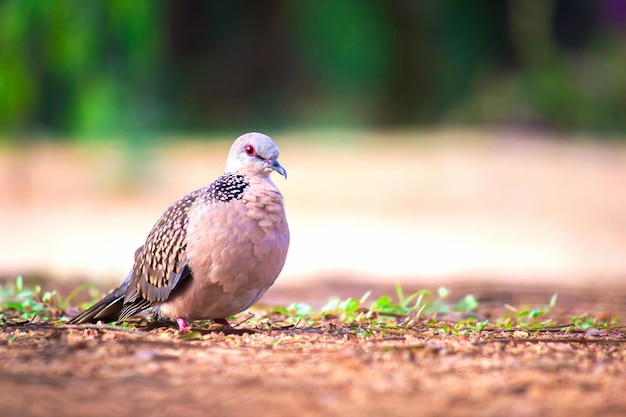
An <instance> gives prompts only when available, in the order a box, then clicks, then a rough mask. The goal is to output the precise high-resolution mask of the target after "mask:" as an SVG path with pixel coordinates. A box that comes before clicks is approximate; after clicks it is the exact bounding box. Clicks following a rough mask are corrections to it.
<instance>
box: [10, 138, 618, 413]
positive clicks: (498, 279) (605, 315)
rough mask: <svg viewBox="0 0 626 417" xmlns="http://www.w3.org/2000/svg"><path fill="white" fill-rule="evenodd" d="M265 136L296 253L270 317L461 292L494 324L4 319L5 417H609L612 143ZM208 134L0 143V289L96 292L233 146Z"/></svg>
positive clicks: (614, 243) (613, 409) (612, 388)
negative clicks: (514, 321)
mask: <svg viewBox="0 0 626 417" xmlns="http://www.w3.org/2000/svg"><path fill="white" fill-rule="evenodd" d="M267 133H270V134H271V135H272V136H274V139H276V141H277V143H278V145H279V147H280V148H281V157H280V160H281V164H282V165H283V166H285V168H286V169H287V171H288V173H289V177H288V180H287V181H284V180H283V179H282V178H277V179H276V183H277V185H278V186H279V187H280V189H281V190H282V191H283V193H284V195H285V200H286V207H287V214H288V218H289V223H290V228H291V231H292V242H291V247H290V251H289V256H288V260H287V264H286V265H285V269H284V270H283V273H282V274H281V276H280V277H279V280H278V282H277V283H276V285H275V286H274V287H272V288H271V289H270V291H268V293H267V294H266V295H265V297H264V298H263V299H262V303H263V304H265V306H287V305H289V304H290V303H294V302H306V303H309V304H311V305H312V306H314V307H315V308H319V307H321V306H322V305H323V304H325V303H326V302H327V301H328V299H329V297H331V296H340V297H341V298H343V299H345V298H346V297H356V298H359V297H361V296H362V295H363V294H364V293H365V292H366V291H370V290H371V291H372V296H371V297H370V300H372V299H376V297H378V296H380V295H383V294H388V295H394V294H395V289H394V283H395V282H397V281H398V282H401V283H402V286H403V288H405V292H406V293H409V292H411V291H415V290H419V289H423V288H427V289H430V290H433V291H436V289H437V288H438V287H439V286H440V285H445V286H447V287H448V288H450V289H451V296H450V297H451V299H452V301H454V300H458V299H460V298H462V297H463V296H464V295H466V294H474V295H475V296H476V298H477V299H478V301H479V308H478V311H477V312H476V314H477V316H478V319H479V320H491V323H492V324H490V325H488V326H486V327H485V328H483V329H482V330H477V329H475V330H473V331H471V332H466V333H467V334H465V333H464V334H454V332H450V331H446V329H445V326H443V327H442V326H433V325H432V324H430V323H429V321H428V319H429V318H431V317H426V316H421V317H420V318H419V320H418V319H417V318H415V317H414V322H413V323H412V324H410V325H407V324H406V323H405V322H402V321H401V322H397V323H395V325H396V327H395V328H392V329H389V328H384V329H383V328H380V327H376V326H375V327H373V328H364V327H363V324H360V325H359V324H355V323H347V322H345V321H343V320H341V319H340V318H338V317H335V318H333V317H327V318H325V319H324V320H317V321H314V322H313V323H309V322H307V321H306V320H302V321H300V322H298V323H297V324H295V323H287V322H285V321H284V318H281V317H276V316H270V317H269V318H268V320H269V322H268V323H269V324H268V323H265V324H259V322H258V321H256V322H255V321H253V320H250V321H245V322H243V323H241V324H240V325H239V326H237V327H236V329H237V331H236V332H234V333H232V332H231V333H228V332H227V333H228V334H224V333H223V331H221V330H220V329H217V328H214V329H213V330H209V329H207V328H206V326H204V325H202V324H199V323H195V324H194V327H195V328H196V329H198V328H199V332H198V333H194V334H193V337H191V338H189V337H186V336H183V337H181V336H180V335H179V334H178V333H177V332H176V331H175V330H174V329H172V328H154V329H148V328H146V327H145V323H143V322H140V323H138V324H133V325H132V326H131V327H130V328H110V327H89V326H78V327H69V326H67V325H52V324H50V323H45V322H42V321H41V320H40V318H35V319H34V320H32V322H31V321H30V320H26V321H25V320H24V319H13V318H9V319H4V320H3V319H1V318H0V359H1V360H0V416H59V415H63V416H89V415H98V416H101V415H118V416H125V415H128V416H136V415H150V416H161V415H163V416H165V415H176V414H180V415H182V414H183V413H184V414H185V415H206V416H223V415H275V416H294V415H300V416H317V415H320V416H322V415H323V416H342V417H346V416H373V415H385V416H403V415H420V416H465V415H467V416H470V415H471V416H476V415H486V416H494V417H495V416H502V415H509V416H536V415H551V416H571V415H582V416H584V415H588V416H600V415H601V416H618V415H623V414H624V411H623V410H626V399H625V396H624V392H626V369H625V367H626V365H625V363H626V357H625V356H626V352H625V348H624V346H625V341H626V336H625V329H624V327H623V323H624V317H626V314H625V313H626V286H625V284H624V276H625V274H626V257H625V256H624V248H625V247H626V221H624V219H626V193H624V192H623V191H622V190H623V187H624V184H625V183H626V147H625V146H623V145H620V144H619V143H617V142H612V143H611V142H608V143H607V142H604V143H603V142H602V141H601V140H595V141H594V140H591V138H584V137H577V138H560V137H556V136H551V135H546V134H545V133H540V132H535V133H533V132H524V131H518V130H500V131H497V130H492V131H467V130H455V129H441V130H433V131H385V132H367V133H366V132H352V133H341V132H332V131H323V132H291V133H284V134H283V133H281V132H276V133H274V132H267ZM219 139H220V140H219V141H216V142H208V141H202V140H190V141H185V140H177V141H171V142H165V143H160V144H158V145H156V146H154V147H150V148H149V149H143V150H141V149H139V150H138V149H134V148H131V147H127V146H121V145H120V144H119V143H118V145H115V144H114V143H111V142H108V141H102V142H99V143H93V144H88V145H78V146H67V145H63V144H58V143H52V142H45V141H44V142H33V143H31V144H30V145H24V146H21V147H14V148H8V147H6V146H3V147H2V149H0V196H1V197H2V203H1V204H0V231H1V233H2V237H3V238H0V283H2V282H10V281H13V280H15V277H16V276H17V275H23V276H24V277H25V279H26V280H27V281H28V280H31V281H32V280H43V281H42V285H43V286H44V288H45V289H57V290H59V293H61V294H62V295H67V294H68V293H69V292H70V291H71V290H72V289H73V288H75V287H76V280H80V281H81V282H94V283H97V284H98V287H99V289H100V290H101V291H104V290H107V289H110V288H112V286H113V285H116V284H117V283H119V282H120V281H121V279H123V277H124V276H125V274H126V272H127V271H128V269H129V267H130V263H131V262H132V254H133V253H134V251H135V249H136V248H137V247H138V246H139V245H140V244H141V243H142V242H143V240H144V239H145V237H146V235H147V233H148V231H149V230H150V227H151V226H152V225H153V224H154V222H155V220H156V219H157V218H158V216H159V215H160V214H161V213H162V212H163V210H164V209H165V208H166V207H167V206H168V205H169V204H170V203H171V202H172V201H174V200H175V199H177V198H179V197H180V196H181V195H183V194H185V193H186V192H188V191H191V190H193V189H195V188H198V187H200V186H202V185H204V184H206V183H207V182H208V181H210V179H212V178H214V177H215V176H217V175H218V174H219V173H220V172H221V170H222V167H223V162H224V159H225V156H226V152H227V149H228V146H229V145H230V141H231V140H232V139H233V138H228V137H220V138H219ZM44 278H45V279H44ZM555 293H558V295H559V296H558V301H557V304H556V307H555V308H554V309H552V310H550V312H549V314H548V317H541V318H540V319H548V318H550V319H553V322H554V323H555V325H551V326H548V327H546V326H544V327H543V328H542V330H541V331H538V332H536V331H530V332H528V331H526V330H524V329H517V330H518V331H517V332H516V331H515V329H507V330H503V328H502V327H501V326H500V327H499V326H495V325H494V324H493V323H495V320H497V318H498V317H501V316H502V315H505V314H510V313H511V312H512V311H515V310H514V309H515V308H517V309H518V311H519V309H522V310H523V308H524V306H527V307H529V308H531V309H532V308H535V307H542V306H545V305H546V304H548V303H549V301H550V299H551V297H552V295H553V294H555ZM255 311H256V314H257V317H256V318H255V319H256V320H258V319H259V318H260V317H263V313H262V311H264V309H263V308H260V309H257V310H255ZM67 313H68V314H75V313H76V310H75V309H73V310H71V311H67ZM585 314H586V315H585ZM245 317H246V316H245V315H244V316H243V317H242V318H240V320H244V318H245ZM576 317H578V318H579V319H580V320H579V322H578V324H579V326H578V327H576V326H574V327H569V325H570V324H572V323H571V319H572V318H576ZM437 318H438V319H439V320H444V321H443V322H439V323H444V325H445V323H449V325H450V326H452V327H454V325H455V323H457V322H458V321H459V320H463V319H464V318H466V317H465V316H463V315H457V316H449V317H442V316H438V317H437ZM392 320H393V318H392ZM611 320H614V323H613V324H612V325H611V327H610V328H609V329H603V328H600V326H599V325H598V324H599V323H601V322H606V321H611ZM619 326H622V327H619ZM563 329H565V330H563ZM566 330H567V331H566Z"/></svg>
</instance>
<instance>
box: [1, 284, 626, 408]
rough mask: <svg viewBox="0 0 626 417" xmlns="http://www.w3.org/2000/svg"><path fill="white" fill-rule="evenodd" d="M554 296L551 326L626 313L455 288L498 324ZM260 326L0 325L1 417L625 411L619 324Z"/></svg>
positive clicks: (608, 297)
mask: <svg viewBox="0 0 626 417" xmlns="http://www.w3.org/2000/svg"><path fill="white" fill-rule="evenodd" d="M331 289H332V291H333V292H334V293H341V292H343V291H350V292H353V291H355V289H354V288H352V289H348V288H342V287H341V286H340V285H336V286H335V285H332V284H328V288H327V290H331ZM407 290H410V288H407ZM555 290H556V291H558V292H559V301H558V303H557V307H556V309H555V310H553V311H552V312H551V317H554V318H555V319H556V320H557V321H558V322H559V323H563V324H567V318H568V317H572V316H573V315H576V314H580V313H582V312H590V313H591V314H596V315H598V317H602V318H604V319H606V318H608V317H616V316H623V314H624V313H625V312H626V288H615V289H614V290H613V291H611V292H607V291H605V290H596V291H593V290H589V289H581V288H556V289H555V288H553V287H537V286H526V287H524V286H520V287H517V288H511V287H507V286H502V285H500V286H499V285H493V284H484V285H473V286H467V285H458V286H456V287H453V291H454V293H456V294H459V295H461V294H468V293H473V294H475V295H476V296H477V298H478V300H479V302H480V307H479V310H478V312H477V314H478V315H479V317H481V318H485V317H490V316H499V315H501V314H503V312H504V311H505V309H504V305H506V304H509V305H515V306H518V307H522V304H520V303H524V305H526V303H530V304H528V305H529V306H530V307H540V306H543V305H545V304H547V302H548V300H549V299H550V297H551V295H552V294H553V292H554V291H555ZM294 291H295V290H294ZM356 291H358V288H357V289H356ZM389 291H390V288H384V287H381V288H375V289H374V293H375V295H376V294H378V293H389ZM297 292H298V293H300V294H301V293H302V291H301V290H299V291H297ZM321 292H324V290H323V289H322V290H319V292H318V294H317V295H319V294H320V293H321ZM274 297H276V299H278V298H280V297H284V298H286V299H289V298H290V297H293V294H289V293H287V294H275V296H274ZM269 301H273V300H269ZM270 323H271V326H265V327H262V326H261V325H250V324H247V323H243V324H242V325H240V326H239V327H238V328H237V330H236V331H235V332H227V334H224V332H223V331H220V330H219V329H213V330H206V329H201V330H200V335H198V338H197V339H194V340H183V339H181V337H180V336H179V335H178V334H177V332H176V331H175V330H174V329H173V328H156V329H150V330H149V329H147V328H146V327H145V324H144V323H143V322H142V323H139V324H137V327H135V328H133V329H121V328H110V327H97V326H87V327H72V326H67V325H64V326H51V325H46V324H41V323H38V322H37V321H35V322H33V323H31V324H28V323H25V322H20V321H9V322H8V323H5V324H4V325H1V326H0V358H2V360H1V361H0V404H2V408H1V412H0V414H1V415H2V416H60V415H63V416H91V415H93V416H96V415H97V416H101V415H118V416H137V415H145V416H169V415H206V416H223V415H236V416H238V415H242V416H244V415H268V416H294V415H300V416H374V415H381V416H382V415H384V416H406V415H422V416H450V415H454V416H477V415H484V416H502V415H509V416H536V415H551V416H572V415H577V416H586V415H587V416H600V415H601V416H621V415H623V413H624V410H626V397H625V396H624V392H626V343H625V342H626V329H625V328H623V327H620V328H614V329H611V330H610V331H584V330H578V331H570V332H562V331H560V328H561V327H560V326H555V327H551V328H547V329H545V330H544V331H541V332H538V333H533V332H524V331H517V332H515V331H501V330H493V329H489V328H487V329H485V330H483V331H481V332H479V333H474V334H471V335H467V336H458V335H457V336H452V335H446V334H441V333H439V332H437V331H435V330H433V329H432V328H431V327H429V326H427V325H426V324H424V323H416V324H415V325H413V326H411V327H408V328H406V329H399V330H398V329H395V330H389V329H387V330H385V329H381V328H378V329H376V328H374V329H372V332H371V333H372V335H371V336H370V337H362V336H360V334H361V333H360V332H362V329H359V326H358V325H351V326H350V325H345V324H342V323H340V322H339V321H338V320H334V319H329V320H326V321H323V322H320V323H319V324H315V325H308V324H306V323H299V324H297V325H295V326H294V325H290V324H287V323H285V322H282V321H280V320H278V319H272V320H271V321H270Z"/></svg>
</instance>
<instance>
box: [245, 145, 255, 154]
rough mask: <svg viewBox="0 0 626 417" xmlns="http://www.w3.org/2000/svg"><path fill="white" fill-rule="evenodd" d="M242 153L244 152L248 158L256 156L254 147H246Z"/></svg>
mask: <svg viewBox="0 0 626 417" xmlns="http://www.w3.org/2000/svg"><path fill="white" fill-rule="evenodd" d="M243 149H244V151H246V155H248V156H254V155H256V149H254V146H252V145H246V147H245V148H243Z"/></svg>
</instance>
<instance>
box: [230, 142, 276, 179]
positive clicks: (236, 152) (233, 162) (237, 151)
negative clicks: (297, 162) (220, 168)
mask: <svg viewBox="0 0 626 417" xmlns="http://www.w3.org/2000/svg"><path fill="white" fill-rule="evenodd" d="M278 154H279V152H278V147H277V146H276V144H275V143H274V141H273V140H272V138H270V137H269V136H266V135H264V134H262V133H256V132H251V133H246V134H245V135H241V136H239V137H238V138H237V140H235V142H234V143H233V145H232V146H231V147H230V152H228V159H227V160H226V172H239V173H242V174H252V175H255V174H256V175H269V174H270V173H271V172H272V171H276V172H278V173H279V174H280V175H282V176H283V177H285V178H287V171H285V168H283V167H282V166H281V165H280V164H279V163H278Z"/></svg>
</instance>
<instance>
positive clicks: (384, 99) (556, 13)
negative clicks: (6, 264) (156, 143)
mask: <svg viewBox="0 0 626 417" xmlns="http://www.w3.org/2000/svg"><path fill="white" fill-rule="evenodd" d="M276 6H277V7H275V8H274V10H273V11H271V12H268V11H267V7H266V6H265V5H263V4H245V5H244V4H242V3H240V2H217V3H215V2H209V3H204V2H198V3H194V2H191V3H189V2H166V1H162V0H152V1H125V0H109V1H87V2H85V1H82V0H56V1H41V0H4V1H2V2H0V108H1V109H2V111H1V112H0V133H3V134H8V135H3V136H2V137H4V138H25V137H30V135H25V133H29V134H30V133H32V132H33V131H34V132H40V131H44V132H46V133H48V132H51V133H56V134H63V135H74V136H80V137H82V138H83V139H85V138H86V139H89V138H91V137H94V136H106V137H110V136H117V137H122V138H123V139H125V140H127V141H129V142H133V141H140V140H142V138H141V135H142V134H146V133H151V132H154V131H155V130H157V129H158V130H160V131H161V132H169V131H171V130H174V129H177V130H180V129H182V130H186V131H189V130H208V129H220V130H224V129H234V128H237V129H240V128H241V126H245V125H254V126H258V128H260V129H264V128H266V127H268V125H269V126H272V127H275V128H284V127H291V126H293V125H294V124H295V125H299V124H308V125H312V126H313V127H326V126H329V125H330V126H357V127H369V126H371V125H379V126H381V125H382V126H388V125H399V126H406V125H412V124H417V123H422V124H424V123H426V124H432V123H437V122H438V123H446V122H452V123H457V122H459V123H463V124H467V123H482V124H491V123H496V124H502V123H534V124H540V125H542V126H547V127H551V128H555V129H559V130H563V131H576V130H579V129H584V130H593V131H600V132H615V131H617V132H618V133H621V132H624V131H625V130H626V117H624V115H625V110H624V108H625V107H624V105H623V104H624V101H623V97H624V96H625V95H626V60H624V53H623V50H624V48H623V40H622V37H623V36H622V34H621V32H620V31H619V30H615V27H617V26H618V25H620V24H622V23H623V22H621V21H619V18H616V17H615V16H617V14H614V13H607V12H606V10H604V8H605V7H609V6H607V5H605V4H604V2H524V1H512V2H478V3H476V2H462V1H458V0H454V1H445V2H393V1H392V2H384V1H372V0H343V1H329V0H319V1H306V0H290V1H278V3H277V5H276ZM276 11H278V12H276ZM564 11H565V12H564ZM589 16H594V21H595V24H593V25H591V24H587V25H586V26H584V27H581V28H579V27H578V26H577V25H571V24H570V22H569V21H567V22H564V21H563V19H564V18H567V19H572V21H576V22H578V21H582V22H589V21H590V20H589ZM563 28H565V29H568V28H569V29H568V30H569V32H571V33H569V35H568V36H569V38H574V40H575V42H574V43H575V44H574V45H571V44H568V42H567V40H568V39H567V36H565V38H566V39H562V38H563V35H562V34H561V35H559V36H557V34H560V33H561V32H562V30H561V29H563ZM570 43H571V42H570ZM16 140H17V139H16Z"/></svg>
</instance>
